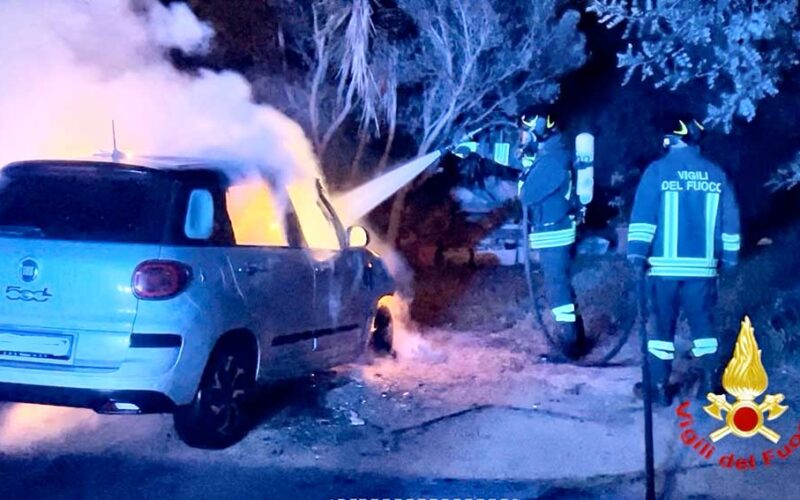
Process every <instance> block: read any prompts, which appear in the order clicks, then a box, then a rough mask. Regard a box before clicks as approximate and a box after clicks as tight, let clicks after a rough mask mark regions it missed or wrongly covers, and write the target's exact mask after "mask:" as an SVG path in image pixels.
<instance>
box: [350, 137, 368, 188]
mask: <svg viewBox="0 0 800 500" xmlns="http://www.w3.org/2000/svg"><path fill="white" fill-rule="evenodd" d="M367 142H369V134H368V133H367V131H366V130H364V129H359V131H358V147H357V148H356V154H355V156H353V162H352V163H350V178H349V179H348V182H349V183H350V184H351V185H352V184H353V183H354V182H355V181H356V177H357V176H358V171H359V170H360V169H359V166H360V165H361V159H362V158H363V157H364V150H365V149H366V148H367Z"/></svg>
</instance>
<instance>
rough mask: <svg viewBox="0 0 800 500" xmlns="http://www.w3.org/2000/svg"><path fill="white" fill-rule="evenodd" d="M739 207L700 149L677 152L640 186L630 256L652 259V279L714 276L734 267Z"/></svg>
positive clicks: (630, 228) (721, 175)
mask: <svg viewBox="0 0 800 500" xmlns="http://www.w3.org/2000/svg"><path fill="white" fill-rule="evenodd" d="M740 247H741V236H740V235H739V207H738V205H737V203H736V196H735V193H734V191H733V187H732V185H731V184H730V182H729V180H728V178H727V176H726V175H725V173H724V172H723V171H722V169H721V168H720V167H719V166H717V165H715V164H714V163H712V162H710V161H708V160H706V159H705V158H703V157H702V156H701V155H700V152H699V150H698V149H697V148H695V147H691V146H689V147H681V148H672V149H671V150H670V151H669V153H667V155H666V156H665V157H664V158H661V159H660V160H657V161H655V162H653V163H652V164H651V165H650V166H649V167H648V168H647V170H645V172H644V175H643V176H642V179H641V181H640V183H639V186H638V188H637V190H636V198H635V200H634V204H633V212H632V214H631V221H630V225H629V226H628V256H629V257H639V258H647V261H648V263H649V264H650V271H649V274H650V275H652V276H663V277H674V278H709V277H714V276H716V275H717V265H718V263H719V261H720V260H722V261H723V262H725V263H726V264H735V263H736V261H737V259H738V254H739V249H740Z"/></svg>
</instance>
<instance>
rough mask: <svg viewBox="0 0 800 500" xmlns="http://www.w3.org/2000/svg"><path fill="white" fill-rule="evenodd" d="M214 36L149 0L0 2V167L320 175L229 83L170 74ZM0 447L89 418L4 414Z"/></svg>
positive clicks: (246, 91)
mask: <svg viewBox="0 0 800 500" xmlns="http://www.w3.org/2000/svg"><path fill="white" fill-rule="evenodd" d="M212 37H213V30H212V28H211V26H209V25H208V24H205V23H203V22H201V21H200V20H198V19H197V17H196V16H195V15H194V13H192V11H191V10H190V9H189V7H187V6H186V5H185V4H173V5H172V6H170V7H169V8H167V7H164V6H162V5H161V4H159V3H158V2H156V1H155V0H135V1H130V2H129V1H127V0H93V1H89V0H47V1H30V0H2V1H0V167H1V166H3V165H5V164H7V163H9V162H11V161H16V160H23V159H45V158H73V157H84V156H91V155H93V154H95V153H97V152H99V151H101V150H104V151H106V152H108V151H111V149H112V135H111V121H112V120H114V121H115V123H116V133H117V134H116V135H117V146H118V147H119V149H120V150H122V151H123V152H128V153H130V152H132V153H133V154H134V158H135V156H136V155H138V154H157V155H186V156H212V157H224V158H228V159H239V160H248V161H251V162H256V163H258V164H259V166H262V167H266V168H267V169H269V170H270V171H271V172H272V173H273V174H284V179H285V180H286V181H288V180H289V177H291V178H292V179H295V180H297V179H299V178H307V177H309V176H315V177H316V176H318V167H317V160H316V157H315V155H314V153H313V150H312V147H311V144H310V143H309V141H308V140H307V139H306V137H305V134H304V133H303V131H302V129H301V128H300V127H299V126H298V125H297V124H296V123H295V122H293V121H292V120H290V119H289V118H287V117H286V116H284V115H282V114H281V113H280V112H278V111H276V110H275V109H274V108H272V107H269V106H264V105H258V104H255V103H254V102H253V101H252V98H251V89H250V86H249V84H248V83H247V81H246V80H245V79H244V78H243V77H242V76H240V75H238V74H236V73H234V72H230V71H224V72H212V71H208V70H204V71H199V72H198V73H196V74H187V73H183V72H180V71H177V70H176V69H175V68H174V67H173V66H172V64H171V63H170V61H169V60H168V57H167V55H168V52H169V50H170V49H172V48H177V49H180V50H182V51H185V52H187V53H190V52H198V51H200V52H201V51H203V50H206V49H207V48H208V47H209V46H210V44H211V43H212ZM0 417H1V418H2V419H1V420H0V443H2V446H3V447H4V448H7V447H8V446H11V444H17V445H24V444H30V443H33V442H37V441H49V440H52V439H57V438H58V437H60V436H62V435H65V434H67V433H69V432H71V431H72V430H75V429H77V428H91V427H92V426H94V425H96V424H97V417H96V416H95V415H94V414H91V413H88V412H86V411H77V410H75V411H74V410H70V409H63V408H48V407H37V406H30V405H12V406H9V407H6V408H5V410H4V414H3V415H2V416H0Z"/></svg>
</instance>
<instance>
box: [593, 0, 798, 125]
mask: <svg viewBox="0 0 800 500" xmlns="http://www.w3.org/2000/svg"><path fill="white" fill-rule="evenodd" d="M587 10H588V11H590V12H594V13H596V14H597V15H598V16H599V18H600V22H601V23H602V24H604V25H605V26H606V27H608V28H614V27H616V26H618V25H624V26H625V30H624V34H623V38H624V39H626V40H627V41H628V42H629V43H628V45H627V49H626V50H625V51H624V52H622V53H620V54H618V66H619V67H620V68H624V69H625V70H626V73H625V80H624V83H627V82H628V81H629V80H630V79H631V78H632V77H633V76H634V75H635V74H636V73H637V72H638V73H639V74H640V77H641V79H642V80H643V81H644V80H647V79H650V80H652V81H653V82H654V85H655V86H656V87H668V88H669V89H671V90H675V89H677V88H679V87H681V86H685V85H689V84H694V85H696V86H697V88H698V91H703V90H707V91H708V92H707V94H708V99H707V120H708V122H709V123H711V124H716V125H720V126H722V127H723V128H724V129H725V130H726V131H730V129H731V126H732V123H733V119H734V117H735V116H740V117H743V118H745V119H746V120H748V121H750V120H752V119H753V117H754V116H755V114H756V107H757V106H758V103H759V101H761V100H763V99H764V98H766V97H768V96H774V95H776V94H777V93H778V84H779V82H780V81H781V78H782V76H783V74H784V72H785V71H786V70H787V69H788V68H790V67H792V66H795V65H797V64H798V62H800V61H799V60H798V56H797V54H798V48H800V26H799V25H798V21H797V19H796V14H797V2H796V0H592V2H591V4H590V5H589V7H588V8H587ZM701 86H705V87H706V89H702V88H701ZM704 93H705V92H704Z"/></svg>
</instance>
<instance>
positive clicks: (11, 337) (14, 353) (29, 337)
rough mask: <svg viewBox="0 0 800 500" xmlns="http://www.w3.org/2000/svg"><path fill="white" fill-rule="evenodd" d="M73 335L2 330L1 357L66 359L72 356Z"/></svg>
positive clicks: (35, 359) (0, 333)
mask: <svg viewBox="0 0 800 500" xmlns="http://www.w3.org/2000/svg"><path fill="white" fill-rule="evenodd" d="M72 339H73V337H72V336H71V335H56V334H52V335H51V334H41V333H4V332H0V359H15V360H20V361H21V360H23V359H26V360H28V361H66V360H69V359H70V357H71V356H72Z"/></svg>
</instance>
